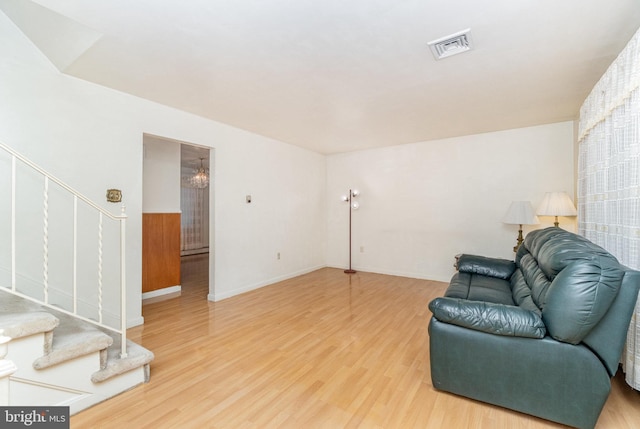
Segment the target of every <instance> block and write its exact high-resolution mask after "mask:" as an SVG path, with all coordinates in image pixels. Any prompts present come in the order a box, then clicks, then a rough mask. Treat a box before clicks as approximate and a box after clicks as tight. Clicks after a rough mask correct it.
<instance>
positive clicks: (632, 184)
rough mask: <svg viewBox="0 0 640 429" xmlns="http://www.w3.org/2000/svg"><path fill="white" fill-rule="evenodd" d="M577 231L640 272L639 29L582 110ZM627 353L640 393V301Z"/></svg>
mask: <svg viewBox="0 0 640 429" xmlns="http://www.w3.org/2000/svg"><path fill="white" fill-rule="evenodd" d="M578 144H579V155H578V232H579V233H580V234H581V235H583V236H585V237H587V238H588V239H589V240H591V241H593V242H594V243H597V244H599V245H600V246H602V247H604V248H605V249H607V250H608V251H610V252H611V253H612V254H614V255H615V256H616V257H617V258H618V260H619V261H620V262H621V263H623V264H625V265H627V266H629V267H631V268H635V269H638V270H640V31H638V32H637V33H636V34H635V36H634V37H633V38H632V39H631V41H630V42H629V43H628V45H627V46H626V47H625V49H624V50H623V51H622V52H621V53H620V55H619V56H618V58H617V59H616V60H615V61H614V62H613V63H612V64H611V66H610V67H609V69H608V70H607V71H606V73H605V74H604V75H603V76H602V78H601V79H600V81H599V82H598V83H597V84H596V86H595V87H594V88H593V90H592V91H591V94H589V96H588V97H587V99H586V100H585V102H584V104H583V105H582V108H581V109H580V126H579V135H578ZM638 302H639V303H638V304H636V310H635V313H634V316H633V319H632V320H631V325H630V326H629V331H628V334H627V344H626V347H625V352H624V354H623V362H622V363H623V368H624V370H625V374H626V375H625V376H626V381H627V383H629V385H631V386H632V387H633V388H634V389H640V300H639V301H638Z"/></svg>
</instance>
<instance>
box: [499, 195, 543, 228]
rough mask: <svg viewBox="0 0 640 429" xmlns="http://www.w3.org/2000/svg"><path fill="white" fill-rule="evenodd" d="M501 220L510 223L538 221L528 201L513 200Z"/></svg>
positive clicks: (529, 223) (533, 222)
mask: <svg viewBox="0 0 640 429" xmlns="http://www.w3.org/2000/svg"><path fill="white" fill-rule="evenodd" d="M502 222H503V223H507V224H510V225H537V224H539V223H540V221H539V220H538V217H537V216H536V215H535V213H534V212H533V207H532V206H531V202H529V201H513V202H512V203H511V205H510V206H509V210H507V214H505V215H504V217H503V218H502Z"/></svg>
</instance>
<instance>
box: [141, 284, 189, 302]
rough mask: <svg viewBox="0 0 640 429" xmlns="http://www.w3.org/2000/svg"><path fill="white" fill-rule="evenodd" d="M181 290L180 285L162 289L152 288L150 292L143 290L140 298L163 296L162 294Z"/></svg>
mask: <svg viewBox="0 0 640 429" xmlns="http://www.w3.org/2000/svg"><path fill="white" fill-rule="evenodd" d="M181 292H182V286H180V285H177V286H169V287H165V288H162V289H157V290H152V291H151V292H143V293H142V300H143V301H144V300H148V299H151V298H157V297H161V296H162V297H163V296H164V295H169V294H176V293H181Z"/></svg>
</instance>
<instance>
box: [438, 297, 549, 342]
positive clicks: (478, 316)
mask: <svg viewBox="0 0 640 429" xmlns="http://www.w3.org/2000/svg"><path fill="white" fill-rule="evenodd" d="M429 310H431V312H432V313H433V315H434V317H435V318H436V319H438V320H439V321H441V322H445V323H449V324H452V325H457V326H461V327H464V328H469V329H473V330H476V331H482V332H486V333H489V334H496V335H504V336H511V337H525V338H543V337H544V336H545V335H546V333H547V329H546V327H545V325H544V322H542V319H541V318H540V316H538V315H537V314H536V313H535V312H533V311H529V310H525V309H524V308H520V307H516V306H513V305H504V304H495V303H491V302H481V301H469V300H466V299H460V298H447V297H444V298H436V299H434V300H433V301H431V302H430V303H429Z"/></svg>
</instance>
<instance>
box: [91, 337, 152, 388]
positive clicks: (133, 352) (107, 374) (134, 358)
mask: <svg viewBox="0 0 640 429" xmlns="http://www.w3.org/2000/svg"><path fill="white" fill-rule="evenodd" d="M116 343H117V344H116ZM153 358H154V355H153V352H151V351H149V350H147V349H145V348H144V347H142V346H140V345H138V344H136V343H134V342H132V341H129V340H127V357H126V358H120V341H119V339H117V340H116V341H115V342H114V344H113V346H112V347H110V348H109V349H107V361H106V365H105V367H104V368H103V369H101V370H99V371H97V372H94V373H93V375H92V376H91V381H92V382H94V383H100V382H101V381H105V380H107V379H109V378H111V377H115V376H116V375H120V374H123V373H125V372H127V371H131V370H132V369H136V368H139V367H141V366H143V365H147V364H149V362H151V361H152V360H153ZM145 377H146V378H147V380H145V381H148V377H149V374H148V371H147V373H146V375H145Z"/></svg>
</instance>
